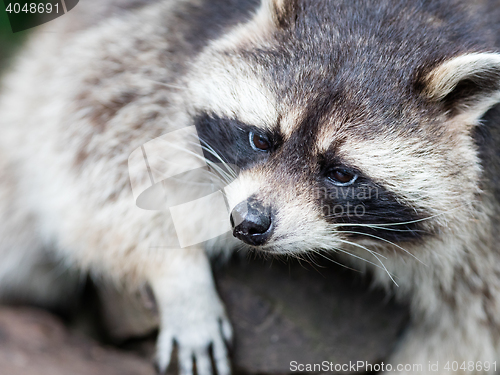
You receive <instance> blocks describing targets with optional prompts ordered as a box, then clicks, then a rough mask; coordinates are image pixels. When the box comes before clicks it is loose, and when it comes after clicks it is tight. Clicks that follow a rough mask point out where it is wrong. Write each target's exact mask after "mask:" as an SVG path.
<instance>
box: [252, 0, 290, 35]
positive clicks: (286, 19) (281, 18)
mask: <svg viewBox="0 0 500 375" xmlns="http://www.w3.org/2000/svg"><path fill="white" fill-rule="evenodd" d="M297 1H298V0H262V6H261V8H260V10H259V12H258V17H262V18H266V19H268V20H271V21H272V23H273V24H274V25H275V26H277V27H279V28H287V27H290V26H292V25H293V23H294V22H295V18H296V15H297V9H298V5H297Z"/></svg>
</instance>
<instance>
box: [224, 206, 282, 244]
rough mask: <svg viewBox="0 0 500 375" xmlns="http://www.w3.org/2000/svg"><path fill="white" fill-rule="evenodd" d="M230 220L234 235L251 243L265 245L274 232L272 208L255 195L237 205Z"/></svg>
mask: <svg viewBox="0 0 500 375" xmlns="http://www.w3.org/2000/svg"><path fill="white" fill-rule="evenodd" d="M230 220H231V226H232V227H233V236H235V237H236V238H238V239H240V240H241V241H243V242H245V243H247V244H249V245H253V246H261V245H264V244H265V243H266V242H267V241H268V240H269V238H270V237H271V234H272V232H273V220H272V213H271V208H270V207H266V206H264V205H263V204H262V203H261V202H260V201H258V200H257V199H255V198H253V197H250V198H248V199H247V200H245V201H243V202H240V203H239V204H238V205H236V207H234V209H233V211H232V212H231V217H230Z"/></svg>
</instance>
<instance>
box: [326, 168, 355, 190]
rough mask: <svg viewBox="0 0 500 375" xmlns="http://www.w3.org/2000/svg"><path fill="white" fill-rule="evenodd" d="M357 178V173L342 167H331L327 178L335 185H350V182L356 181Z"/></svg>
mask: <svg viewBox="0 0 500 375" xmlns="http://www.w3.org/2000/svg"><path fill="white" fill-rule="evenodd" d="M357 178H358V175H357V174H355V173H352V172H349V171H348V170H346V169H342V168H335V169H332V170H331V171H330V172H329V173H328V179H329V180H330V181H331V182H333V184H334V185H337V186H347V185H351V184H352V183H354V181H356V179H357Z"/></svg>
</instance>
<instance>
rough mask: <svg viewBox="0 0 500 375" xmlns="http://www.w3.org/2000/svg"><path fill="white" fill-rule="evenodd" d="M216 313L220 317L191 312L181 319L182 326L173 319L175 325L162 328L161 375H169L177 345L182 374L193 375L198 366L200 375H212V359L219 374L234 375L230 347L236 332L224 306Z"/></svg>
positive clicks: (158, 357)
mask: <svg viewBox="0 0 500 375" xmlns="http://www.w3.org/2000/svg"><path fill="white" fill-rule="evenodd" d="M216 311H217V313H216V314H213V313H207V312H201V311H198V312H197V313H194V314H193V313H192V312H191V313H188V314H187V316H184V317H183V319H181V322H179V323H181V324H176V323H177V322H176V321H175V320H170V323H171V324H168V325H166V326H165V327H164V328H163V329H161V331H160V334H159V336H158V342H157V347H156V367H157V370H158V372H159V373H161V374H164V373H165V372H166V370H167V367H168V365H169V364H170V358H171V354H172V350H173V346H174V342H175V344H176V346H177V353H178V364H179V375H192V374H193V373H194V368H193V364H194V363H196V372H197V374H198V375H211V374H212V373H213V371H212V361H211V359H212V358H213V363H214V365H215V367H216V369H215V370H216V371H217V374H218V375H230V374H231V366H230V362H229V355H228V350H227V345H230V344H231V343H232V339H233V330H232V327H231V323H230V322H229V319H228V318H227V316H226V314H225V312H224V308H223V307H222V304H221V306H220V309H216ZM212 312H214V311H212ZM167 319H168V318H167ZM211 357H212V358H211Z"/></svg>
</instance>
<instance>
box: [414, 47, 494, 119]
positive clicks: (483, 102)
mask: <svg viewBox="0 0 500 375" xmlns="http://www.w3.org/2000/svg"><path fill="white" fill-rule="evenodd" d="M423 93H424V95H425V96H426V97H427V98H428V99H430V100H433V101H436V102H440V103H442V104H443V105H444V108H445V109H446V110H447V111H448V113H449V114H450V117H454V116H458V115H463V116H464V119H466V120H467V122H469V123H477V121H478V120H479V119H480V118H481V117H482V116H483V115H484V114H485V113H486V111H488V109H490V108H491V107H493V106H494V105H495V104H497V103H499V102H500V54H499V53H471V54H466V55H461V56H458V57H455V58H453V59H451V60H448V61H445V62H444V63H442V64H441V65H439V66H438V67H436V68H434V69H433V70H432V71H431V72H430V73H429V74H428V75H427V76H426V77H425V79H424V90H423Z"/></svg>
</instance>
